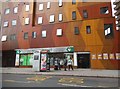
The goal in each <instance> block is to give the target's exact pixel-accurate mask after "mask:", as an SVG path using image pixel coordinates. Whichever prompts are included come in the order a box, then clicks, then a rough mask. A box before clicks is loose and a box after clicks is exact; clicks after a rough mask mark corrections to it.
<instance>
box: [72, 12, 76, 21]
mask: <svg viewBox="0 0 120 89" xmlns="http://www.w3.org/2000/svg"><path fill="white" fill-rule="evenodd" d="M75 19H76V11H73V12H72V20H75Z"/></svg>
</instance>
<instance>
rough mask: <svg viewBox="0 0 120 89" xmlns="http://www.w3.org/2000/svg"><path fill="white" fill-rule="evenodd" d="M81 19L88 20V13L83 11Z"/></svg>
mask: <svg viewBox="0 0 120 89" xmlns="http://www.w3.org/2000/svg"><path fill="white" fill-rule="evenodd" d="M83 17H84V18H88V12H87V10H83Z"/></svg>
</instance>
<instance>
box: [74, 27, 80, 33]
mask: <svg viewBox="0 0 120 89" xmlns="http://www.w3.org/2000/svg"><path fill="white" fill-rule="evenodd" d="M74 34H75V35H79V28H78V27H75V28H74Z"/></svg>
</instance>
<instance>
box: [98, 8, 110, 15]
mask: <svg viewBox="0 0 120 89" xmlns="http://www.w3.org/2000/svg"><path fill="white" fill-rule="evenodd" d="M100 13H101V14H109V10H108V7H101V8H100Z"/></svg>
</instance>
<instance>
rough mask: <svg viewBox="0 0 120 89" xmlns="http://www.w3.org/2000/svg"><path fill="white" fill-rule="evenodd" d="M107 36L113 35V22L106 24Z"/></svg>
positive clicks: (105, 31)
mask: <svg viewBox="0 0 120 89" xmlns="http://www.w3.org/2000/svg"><path fill="white" fill-rule="evenodd" d="M104 33H105V38H112V37H113V24H104Z"/></svg>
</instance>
